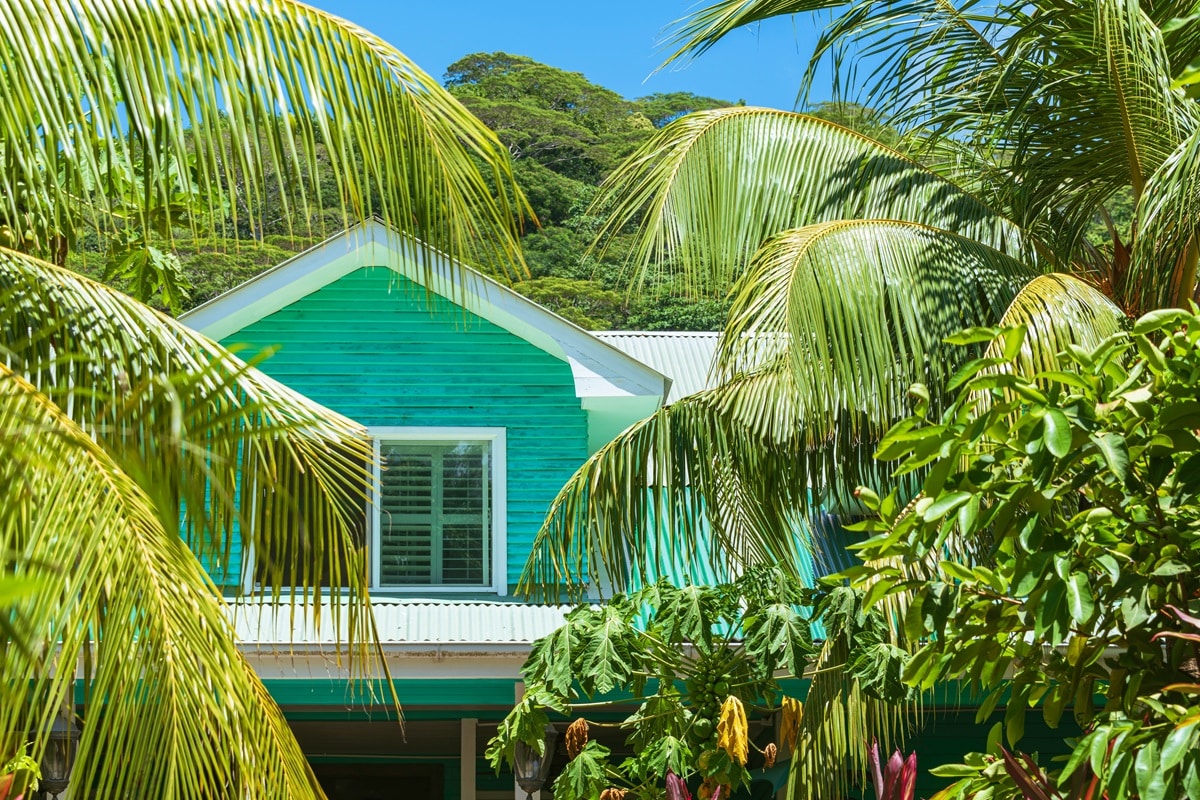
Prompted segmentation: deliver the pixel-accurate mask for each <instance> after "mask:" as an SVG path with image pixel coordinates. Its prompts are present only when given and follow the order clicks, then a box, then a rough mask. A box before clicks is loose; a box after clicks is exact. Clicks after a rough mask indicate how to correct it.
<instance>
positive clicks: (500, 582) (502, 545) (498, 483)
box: [367, 426, 508, 596]
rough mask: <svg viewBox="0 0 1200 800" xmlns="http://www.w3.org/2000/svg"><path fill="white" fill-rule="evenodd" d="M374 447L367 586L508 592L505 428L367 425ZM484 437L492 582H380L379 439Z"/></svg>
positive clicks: (421, 590)
mask: <svg viewBox="0 0 1200 800" xmlns="http://www.w3.org/2000/svg"><path fill="white" fill-rule="evenodd" d="M367 434H368V435H369V436H370V437H371V442H372V448H373V450H374V457H375V466H374V473H375V474H374V476H373V478H374V480H373V488H372V490H371V502H370V505H369V507H368V509H369V510H368V513H367V555H368V557H369V558H370V559H371V588H372V590H376V591H380V592H387V593H389V594H391V593H393V592H394V593H397V594H420V593H437V594H479V593H491V592H494V593H495V594H497V595H500V596H504V595H506V594H508V563H507V562H508V545H507V535H508V432H507V429H506V428H459V427H453V428H451V427H446V428H442V427H424V426H422V427H416V426H414V427H408V426H403V427H401V426H379V427H369V428H367ZM384 441H387V442H488V443H489V444H490V446H491V457H490V461H491V467H492V488H491V501H492V507H491V511H490V513H491V518H492V582H491V584H490V585H488V584H479V585H475V586H447V585H444V584H414V585H408V586H381V585H380V578H381V575H382V572H383V569H382V564H381V562H380V559H379V552H380V546H379V537H380V533H381V532H382V530H383V525H382V521H381V519H380V517H381V512H380V504H379V502H378V491H379V487H380V486H382V485H383V484H382V481H381V478H382V470H381V463H382V460H381V458H380V445H381V443H382V442H384Z"/></svg>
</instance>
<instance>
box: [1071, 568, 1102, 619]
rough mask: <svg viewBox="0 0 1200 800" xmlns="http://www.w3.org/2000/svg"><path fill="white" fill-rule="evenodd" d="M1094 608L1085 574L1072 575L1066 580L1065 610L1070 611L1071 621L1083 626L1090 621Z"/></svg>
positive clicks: (1076, 573)
mask: <svg viewBox="0 0 1200 800" xmlns="http://www.w3.org/2000/svg"><path fill="white" fill-rule="evenodd" d="M1095 607H1096V606H1095V602H1094V600H1093V599H1092V587H1091V583H1090V582H1089V581H1088V576H1087V574H1086V573H1083V572H1075V573H1072V574H1071V577H1070V578H1069V579H1068V580H1067V608H1068V609H1069V611H1070V614H1071V619H1072V620H1074V621H1075V623H1076V624H1077V625H1081V626H1082V625H1085V624H1086V623H1087V622H1088V621H1089V620H1090V619H1091V617H1092V612H1093V611H1095Z"/></svg>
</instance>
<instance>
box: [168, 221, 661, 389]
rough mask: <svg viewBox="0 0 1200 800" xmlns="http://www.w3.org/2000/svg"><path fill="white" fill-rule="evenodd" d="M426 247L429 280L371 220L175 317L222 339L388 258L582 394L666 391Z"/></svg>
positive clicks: (556, 320) (626, 359)
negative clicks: (515, 339)
mask: <svg viewBox="0 0 1200 800" xmlns="http://www.w3.org/2000/svg"><path fill="white" fill-rule="evenodd" d="M424 253H425V255H426V256H432V257H433V258H435V259H437V260H436V261H435V262H434V263H433V264H432V266H431V268H430V271H429V275H430V276H432V280H427V275H426V270H425V268H424V267H423V266H422V262H421V258H422V255H421V254H422V251H421V249H420V248H419V247H418V244H417V242H416V241H415V240H413V239H412V238H411V237H408V236H406V235H404V234H402V233H399V232H398V231H396V230H394V229H392V228H390V227H389V226H387V225H384V224H383V223H382V222H380V221H379V220H377V219H372V220H368V221H366V222H363V223H360V224H358V225H356V226H354V227H353V228H350V229H349V230H348V231H346V232H345V233H342V234H338V235H336V236H333V237H331V238H329V239H326V240H325V241H324V242H322V243H320V244H318V245H316V246H314V247H312V248H310V249H308V250H306V251H305V252H303V253H300V254H298V255H296V256H295V257H293V258H291V259H289V260H288V261H285V262H283V263H282V264H279V265H278V266H276V267H274V268H272V269H270V270H267V271H266V272H264V273H262V274H261V275H259V276H257V277H255V278H252V279H251V280H249V281H246V282H245V283H243V284H241V285H240V286H237V287H235V288H233V289H231V290H229V291H228V292H225V293H224V294H222V295H220V296H219V297H215V298H213V299H212V300H209V301H208V302H207V303H204V304H203V305H201V306H198V307H197V308H194V309H192V310H191V311H189V312H187V313H186V314H183V315H182V316H181V317H180V318H179V319H180V321H181V322H183V323H184V324H186V325H188V326H189V327H191V328H192V329H194V330H197V331H199V332H200V333H203V334H204V335H206V336H208V337H210V338H212V339H218V340H219V339H224V338H226V337H229V336H231V335H233V334H235V333H237V332H238V331H240V330H242V329H243V328H245V327H247V326H249V325H252V324H253V323H255V322H257V321H258V320H260V319H263V318H264V317H267V316H269V315H270V314H273V313H275V312H276V311H279V310H280V309H282V308H285V307H286V306H288V305H291V304H292V303H295V302H296V301H298V300H300V299H301V298H303V297H306V296H308V295H310V294H312V293H313V292H315V291H317V290H318V289H321V288H322V287H324V286H327V285H329V284H331V283H333V282H334V281H337V280H338V279H340V278H343V277H345V276H346V275H349V274H350V273H351V272H353V271H355V270H357V269H359V268H361V267H366V266H387V267H389V268H391V269H392V270H394V271H395V272H397V273H398V274H400V275H403V276H404V277H406V278H408V279H409V280H411V281H413V282H415V283H417V284H420V285H422V286H424V287H425V288H426V289H428V290H429V291H431V292H433V293H434V294H437V295H440V296H441V297H444V298H446V299H447V300H450V301H451V302H453V303H456V304H458V305H460V306H463V307H465V308H466V309H468V310H469V311H471V312H473V313H475V314H478V315H479V316H481V317H483V318H484V319H486V320H488V321H489V322H491V323H492V324H494V325H497V326H498V327H501V328H504V329H505V330H507V331H509V332H510V333H512V334H513V335H514V336H519V337H520V338H522V339H524V340H526V341H527V342H529V343H530V344H532V345H534V346H535V347H537V348H539V349H540V350H543V351H545V352H547V353H549V354H550V355H552V356H554V357H555V358H559V359H561V360H563V361H566V362H567V363H569V364H570V365H571V372H572V375H573V376H574V378H575V394H576V395H577V396H578V397H580V398H588V397H643V398H644V397H655V396H657V397H659V398H660V399H662V398H665V397H666V396H667V392H668V391H669V390H670V387H671V380H670V378H667V377H666V376H664V375H663V374H662V373H660V372H657V371H656V370H654V369H652V368H651V367H649V366H647V365H645V364H643V363H642V362H640V361H638V360H637V359H635V358H633V357H632V356H629V355H627V354H625V353H624V352H622V351H621V350H619V349H618V348H616V347H614V346H612V345H610V344H608V343H607V342H604V341H601V340H600V339H597V338H596V337H595V336H593V335H592V334H590V333H589V332H588V331H585V330H584V329H583V328H580V327H579V326H578V325H575V324H574V323H572V322H569V321H568V320H565V319H563V318H562V317H560V316H558V315H557V314H555V313H554V312H552V311H549V310H548V309H545V308H543V307H541V306H539V305H538V304H537V303H534V302H533V301H531V300H529V299H528V298H526V297H523V296H522V295H520V294H518V293H517V292H515V291H513V290H512V289H510V288H508V287H507V286H504V285H503V284H501V283H498V282H497V281H495V280H492V279H491V278H489V277H487V276H486V275H483V274H482V273H480V272H478V271H476V270H474V269H471V268H470V267H467V266H464V265H461V264H459V263H457V262H454V261H451V260H450V259H449V258H447V257H444V256H441V255H439V254H437V253H435V252H434V251H431V250H426V251H424ZM428 284H432V285H428Z"/></svg>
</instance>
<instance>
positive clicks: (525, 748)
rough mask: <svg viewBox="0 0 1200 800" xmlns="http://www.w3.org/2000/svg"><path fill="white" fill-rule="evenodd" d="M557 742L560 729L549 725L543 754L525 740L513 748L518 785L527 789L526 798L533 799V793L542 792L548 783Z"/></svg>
mask: <svg viewBox="0 0 1200 800" xmlns="http://www.w3.org/2000/svg"><path fill="white" fill-rule="evenodd" d="M557 742H558V731H557V730H555V729H554V726H553V725H547V726H546V749H545V751H544V752H543V753H542V754H541V755H538V751H537V749H536V748H533V747H530V746H529V745H527V744H525V743H524V742H517V744H516V746H515V747H514V748H513V774H514V775H515V776H516V778H517V785H518V786H520V787H521V788H522V789H524V790H525V800H533V793H534V792H540V791H541V790H542V787H543V786H545V785H546V779H547V778H549V777H550V762H551V761H553V760H554V747H555V744H556V743H557Z"/></svg>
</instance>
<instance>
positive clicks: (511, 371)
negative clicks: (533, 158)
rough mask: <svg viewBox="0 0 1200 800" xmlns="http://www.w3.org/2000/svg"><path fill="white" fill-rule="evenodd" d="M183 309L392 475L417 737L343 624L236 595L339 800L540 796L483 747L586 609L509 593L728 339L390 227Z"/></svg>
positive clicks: (405, 690)
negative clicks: (625, 439)
mask: <svg viewBox="0 0 1200 800" xmlns="http://www.w3.org/2000/svg"><path fill="white" fill-rule="evenodd" d="M182 319H183V321H184V322H185V323H187V324H188V325H190V326H191V327H193V328H195V329H196V330H198V331H200V332H202V333H205V334H207V335H209V336H210V337H212V338H215V339H217V340H219V341H221V342H222V343H224V344H226V345H237V346H241V347H244V348H246V349H247V350H248V352H250V353H256V352H259V351H261V350H263V349H266V348H271V349H273V350H275V352H274V353H273V355H272V356H271V357H270V358H269V359H267V360H266V361H265V362H264V363H263V364H262V365H261V368H262V369H263V370H264V371H265V372H267V373H269V374H270V375H272V376H273V377H275V378H277V379H279V380H281V381H283V382H284V383H286V384H287V385H289V386H290V387H292V388H293V389H295V390H297V391H299V392H301V393H303V394H305V395H307V396H308V397H310V398H311V399H313V400H315V401H317V402H318V403H321V404H323V405H325V406H327V407H328V408H331V409H333V410H335V411H338V412H340V413H342V414H343V415H345V416H348V417H350V418H352V419H354V420H357V421H358V422H360V423H361V424H362V425H364V426H365V427H366V428H367V429H368V431H369V432H370V434H371V437H372V440H373V443H374V447H375V451H376V456H377V459H376V460H377V462H378V463H380V464H381V465H383V466H384V467H386V468H385V469H383V470H381V471H380V472H379V473H377V475H376V481H375V484H376V486H377V487H378V488H377V490H376V496H375V497H374V498H373V502H372V503H371V504H370V506H369V507H368V508H366V509H364V516H365V519H364V529H365V540H366V544H367V550H368V554H369V558H370V568H371V584H372V598H373V600H372V602H373V610H374V614H375V619H376V624H377V628H378V632H379V636H380V639H381V642H382V647H383V651H384V654H385V657H386V659H387V662H388V669H389V671H390V673H391V675H392V677H393V679H394V682H395V687H396V690H397V692H398V694H399V696H400V698H401V701H402V703H403V705H404V712H405V728H404V730H403V732H402V730H401V728H400V726H399V725H397V724H396V720H395V716H394V711H393V710H392V708H391V707H390V705H389V703H388V700H387V698H388V695H387V694H386V693H385V692H383V691H382V690H381V687H379V686H378V685H373V684H372V682H371V681H366V682H356V683H351V682H350V681H349V680H348V678H349V676H348V674H347V673H346V671H345V668H344V665H343V663H342V662H341V661H339V659H338V657H337V653H336V651H335V647H334V645H335V643H336V642H337V640H338V636H337V635H336V631H333V630H330V629H329V628H328V627H314V626H312V625H311V624H309V625H305V624H304V623H301V622H300V621H299V620H296V621H295V622H294V621H293V618H292V615H291V614H290V612H289V610H288V609H287V608H286V607H285V608H283V609H276V608H274V607H273V606H270V605H269V604H268V605H264V604H261V603H257V602H244V601H243V602H233V603H231V608H232V613H233V614H234V622H235V625H236V627H237V630H238V633H239V636H240V639H241V645H242V648H243V651H244V653H245V654H246V656H247V658H248V659H249V661H250V663H251V664H252V665H253V666H254V668H255V669H256V671H257V672H258V674H259V675H260V676H261V677H262V678H263V680H264V682H265V683H266V685H267V688H268V689H269V690H270V692H271V694H272V696H273V697H274V698H275V699H276V701H277V702H278V703H279V704H280V706H281V707H282V708H283V709H284V712H285V714H286V715H287V717H288V720H289V722H290V724H291V726H292V728H293V730H294V732H295V734H296V736H297V738H298V739H299V741H300V743H301V746H302V747H303V749H304V751H305V753H306V754H307V755H308V756H309V759H310V761H311V763H312V764H313V767H314V769H315V771H316V773H317V775H318V777H319V778H320V779H321V782H322V784H323V785H324V787H325V789H326V792H327V793H328V795H329V796H330V797H331V798H332V800H371V799H372V798H394V797H404V798H411V799H412V800H455V798H462V800H500V799H501V798H504V799H505V800H507V799H508V798H513V797H516V798H518V800H519V798H523V797H524V796H525V794H524V792H520V791H517V790H515V789H514V785H513V782H512V778H511V776H506V775H502V776H500V777H497V776H496V775H494V774H493V772H492V770H491V769H490V768H489V767H488V766H487V765H486V763H485V762H484V761H483V759H482V754H483V752H484V748H485V746H486V742H487V740H488V739H490V738H491V736H492V734H493V733H494V731H495V727H496V724H497V723H498V722H499V721H500V720H501V719H503V717H504V715H505V714H507V713H508V711H509V710H510V709H511V707H512V705H513V703H514V702H515V701H516V700H517V699H519V697H520V694H521V692H522V689H523V687H522V685H521V683H520V667H521V665H522V663H523V662H524V660H525V658H526V656H527V655H528V653H529V647H530V644H531V643H532V642H533V641H534V640H536V639H538V638H540V637H542V636H545V635H546V634H548V633H550V632H551V631H553V630H554V629H555V628H557V627H558V626H559V625H560V624H561V622H562V619H563V615H564V613H565V612H566V610H567V609H566V607H560V606H539V605H532V604H527V603H524V602H520V601H519V600H518V599H517V598H514V597H513V596H512V594H511V589H512V587H513V586H514V585H515V583H516V581H517V579H518V577H519V575H520V572H521V569H522V567H523V566H524V563H525V560H526V557H527V556H528V554H529V550H530V547H531V545H532V542H533V538H534V535H535V534H536V532H537V530H538V528H539V527H540V525H541V523H542V520H543V518H544V516H545V514H546V511H547V509H548V507H549V504H550V503H551V501H552V500H553V499H554V497H555V495H556V494H557V493H558V490H559V489H560V488H561V487H562V485H563V484H564V482H565V481H566V480H567V479H568V478H569V477H570V476H571V475H572V473H574V471H575V470H576V469H577V468H578V467H579V466H580V465H581V464H582V463H583V462H584V460H585V459H587V457H588V456H589V455H591V454H592V453H594V452H595V451H596V450H597V449H599V448H600V447H601V446H603V445H604V444H606V443H607V442H609V441H610V440H611V439H612V438H613V437H614V436H615V435H616V434H617V433H618V432H620V431H621V430H623V429H624V428H626V427H627V426H628V425H630V424H632V423H634V422H636V421H638V420H640V419H643V418H644V417H646V416H647V415H648V414H650V413H651V412H653V411H654V410H655V409H657V408H658V407H659V406H660V405H661V404H662V403H664V402H669V401H672V400H674V399H676V398H678V397H682V396H684V395H687V394H691V393H692V392H695V391H699V390H701V389H703V388H706V385H707V380H708V372H709V366H710V365H711V363H712V359H713V355H714V353H715V350H716V346H717V334H711V333H639V332H610V333H589V332H587V331H584V330H583V329H581V328H579V327H577V326H575V325H573V324H571V323H570V322H567V321H566V320H564V319H562V318H561V317H558V316H557V315H555V314H553V313H551V312H549V311H547V310H546V309H544V308H541V307H540V306H538V305H536V304H535V303H532V302H531V301H529V300H527V299H525V298H524V297H522V296H520V295H519V294H517V293H515V292H513V291H512V290H511V289H508V288H506V287H504V286H502V285H500V284H498V283H496V282H495V281H492V280H490V279H488V278H487V277H485V276H483V275H481V274H479V273H477V272H474V271H472V270H470V269H467V268H465V267H462V266H459V265H456V264H453V263H451V262H449V261H448V260H447V261H443V262H439V263H437V264H435V266H434V267H433V269H432V270H430V271H427V270H425V269H424V268H423V267H422V266H421V264H420V262H419V260H418V257H417V255H416V253H415V252H414V249H413V247H412V243H411V242H410V241H407V240H405V239H404V238H402V237H400V236H398V235H397V234H395V233H394V232H393V231H391V230H390V229H388V228H387V227H386V226H384V225H383V224H381V223H379V222H375V221H372V222H367V223H364V224H362V225H359V226H357V227H356V228H353V229H351V230H350V231H349V232H347V233H345V234H342V235H339V236H336V237H334V238H331V239H329V240H328V241H326V242H324V243H322V244H320V245H318V246H316V247H315V248H313V249H311V250H309V251H307V252H305V253H302V254H301V255H299V256H297V257H295V258H293V259H292V260H290V261H287V262H285V263H283V264H281V265H279V266H278V267H276V268H274V269H272V270H270V271H269V272H266V273H264V274H262V275H260V276H259V277H257V278H255V279H254V280H252V281H249V282H247V283H245V284H243V285H241V286H239V287H237V288H235V289H233V290H232V291H230V292H228V293H226V294H224V295H222V296H220V297H218V298H216V299H215V300H212V301H210V302H209V303H207V304H205V305H203V306H201V307H199V308H197V309H195V310H193V311H191V312H189V313H188V314H186V315H184V317H183V318H182ZM231 555H232V558H231V559H230V561H229V562H228V563H226V564H224V565H222V567H221V568H220V569H219V570H218V569H214V572H215V574H214V578H215V579H216V580H217V581H218V583H219V584H222V585H223V586H224V588H225V590H226V592H227V594H228V595H229V596H230V597H232V598H238V597H240V596H243V595H246V594H247V591H246V590H248V589H250V588H252V587H253V583H254V575H255V557H254V553H252V552H240V551H238V550H236V549H235V550H234V552H233V553H232V554H231ZM827 566H829V565H827ZM834 566H836V565H834ZM808 568H809V569H813V568H817V569H820V565H813V564H810V565H808ZM329 602H337V598H336V595H335V596H331V597H330V599H329ZM322 619H323V624H327V622H328V619H329V615H325V616H324V617H323V618H322ZM294 625H295V626H294ZM959 702H961V701H952V702H948V703H946V704H945V706H944V707H943V708H942V709H941V710H940V711H938V712H937V713H936V714H932V715H931V717H930V721H931V722H932V725H931V727H930V728H929V729H927V731H926V732H925V733H924V734H923V735H922V736H921V737H920V744H919V749H920V751H921V753H922V755H921V759H922V764H923V767H928V766H932V765H933V764H937V763H940V762H941V761H943V760H945V759H948V758H950V759H952V758H953V757H954V756H956V755H957V754H959V753H961V752H963V747H964V746H969V747H971V748H973V749H982V746H983V743H984V738H985V737H986V726H984V727H980V726H977V725H975V724H974V723H973V721H972V718H973V715H974V712H973V709H971V708H970V707H969V704H966V706H967V707H964V708H959V707H958V705H959ZM939 705H941V704H939ZM1027 730H1030V731H1036V733H1037V734H1038V737H1039V739H1040V743H1041V745H1042V746H1041V747H1038V746H1036V744H1035V745H1031V747H1032V749H1043V750H1050V749H1052V748H1053V746H1054V743H1055V742H1056V740H1057V737H1056V736H1053V735H1051V734H1050V732H1049V731H1048V730H1046V729H1045V728H1044V726H1039V725H1037V724H1036V722H1034V723H1032V724H1030V725H1029V726H1027ZM972 739H974V740H977V741H975V742H974V743H973V744H970V745H964V742H965V741H970V740H972ZM924 779H927V776H925V775H923V780H924ZM920 788H921V792H922V794H923V795H925V794H928V791H927V790H932V788H933V784H930V785H929V786H925V785H924V783H923V784H922V785H921V787H920Z"/></svg>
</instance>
